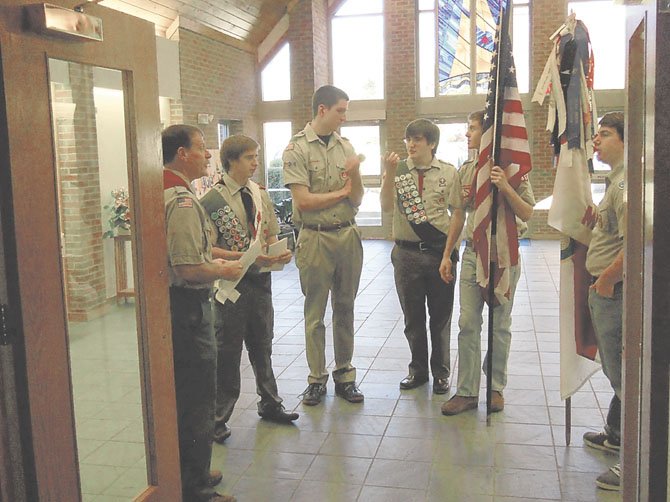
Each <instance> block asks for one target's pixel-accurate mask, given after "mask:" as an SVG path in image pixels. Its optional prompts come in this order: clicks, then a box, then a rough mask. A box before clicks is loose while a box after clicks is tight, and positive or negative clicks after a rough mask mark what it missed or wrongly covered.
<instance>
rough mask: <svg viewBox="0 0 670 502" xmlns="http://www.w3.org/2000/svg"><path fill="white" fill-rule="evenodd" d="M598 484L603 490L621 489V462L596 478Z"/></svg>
mask: <svg viewBox="0 0 670 502" xmlns="http://www.w3.org/2000/svg"><path fill="white" fill-rule="evenodd" d="M596 486H597V487H598V488H602V489H603V490H611V491H619V487H620V486H621V464H616V465H613V466H612V467H610V468H609V469H607V470H606V471H605V472H603V473H602V474H601V475H600V476H598V478H597V479H596Z"/></svg>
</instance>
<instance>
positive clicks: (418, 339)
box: [380, 119, 465, 394]
mask: <svg viewBox="0 0 670 502" xmlns="http://www.w3.org/2000/svg"><path fill="white" fill-rule="evenodd" d="M439 141H440V130H439V128H438V127H437V126H436V125H435V124H433V123H432V122H431V121H430V120H426V119H417V120H414V121H412V122H410V123H409V124H408V125H407V128H406V129H405V144H406V147H407V159H405V160H400V156H399V155H398V154H396V153H395V152H390V153H387V154H386V155H385V156H384V157H383V158H382V161H383V163H384V177H383V179H382V188H381V196H380V199H381V207H382V210H383V211H393V238H394V239H395V246H394V247H393V250H392V252H391V262H392V263H393V269H394V277H395V284H396V291H397V293H398V298H399V300H400V306H401V307H402V311H403V315H404V318H405V337H406V338H407V342H408V343H409V348H410V352H411V361H410V363H409V373H408V375H407V377H405V378H404V379H403V380H402V381H401V382H400V388H401V389H405V390H407V389H413V388H415V387H419V386H420V385H423V384H424V383H426V382H427V381H428V374H429V373H432V375H433V392H434V393H436V394H444V393H446V392H447V390H448V389H449V372H450V360H449V342H450V336H451V312H452V308H453V302H454V283H455V276H456V262H457V261H458V251H457V250H454V247H455V246H456V244H457V242H458V238H459V236H460V233H461V230H462V228H463V223H464V221H465V213H464V212H463V202H462V198H461V183H460V181H459V177H458V172H457V171H456V168H455V167H454V166H452V165H451V164H448V163H446V162H442V161H441V160H438V159H437V158H436V157H435V152H436V151H437V145H438V144H439ZM445 246H446V249H447V250H448V251H445V253H446V252H448V253H449V254H452V266H451V267H450V272H449V274H450V281H449V282H448V283H445V282H443V281H442V279H441V277H440V272H439V268H440V262H441V260H442V253H443V251H444V250H445ZM426 304H427V305H428V315H429V318H430V322H429V326H430V338H431V348H432V351H431V355H430V360H429V358H428V335H427V332H426Z"/></svg>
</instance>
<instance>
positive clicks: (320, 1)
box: [288, 0, 346, 133]
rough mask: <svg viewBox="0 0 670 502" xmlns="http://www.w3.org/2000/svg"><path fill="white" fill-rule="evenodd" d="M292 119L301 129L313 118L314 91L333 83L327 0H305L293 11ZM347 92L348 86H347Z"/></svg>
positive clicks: (290, 28) (291, 45) (290, 37)
mask: <svg viewBox="0 0 670 502" xmlns="http://www.w3.org/2000/svg"><path fill="white" fill-rule="evenodd" d="M288 41H289V43H290V47H291V108H292V109H291V122H292V128H293V132H294V133H296V132H298V131H300V130H301V129H302V128H303V127H304V126H305V124H306V123H307V122H309V121H310V120H311V119H312V94H314V91H315V90H316V89H318V88H319V87H321V86H322V85H325V84H328V83H331V81H332V79H331V76H330V64H329V58H330V53H329V51H328V47H329V44H330V19H329V17H328V2H327V0H301V1H300V2H298V3H297V4H296V6H295V7H294V8H293V10H291V12H290V14H289V29H288ZM343 90H344V91H345V92H346V89H343Z"/></svg>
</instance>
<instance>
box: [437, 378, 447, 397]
mask: <svg viewBox="0 0 670 502" xmlns="http://www.w3.org/2000/svg"><path fill="white" fill-rule="evenodd" d="M448 390H449V379H447V378H433V392H434V393H435V394H446V393H447V391H448Z"/></svg>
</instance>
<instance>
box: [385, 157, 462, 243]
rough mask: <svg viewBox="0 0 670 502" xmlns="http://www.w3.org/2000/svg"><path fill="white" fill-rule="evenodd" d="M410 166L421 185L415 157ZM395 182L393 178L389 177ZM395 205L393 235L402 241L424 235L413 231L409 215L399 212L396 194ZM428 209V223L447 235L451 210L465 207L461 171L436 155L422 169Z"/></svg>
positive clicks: (416, 239)
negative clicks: (460, 178) (462, 197)
mask: <svg viewBox="0 0 670 502" xmlns="http://www.w3.org/2000/svg"><path fill="white" fill-rule="evenodd" d="M407 168H408V169H409V173H410V174H411V175H412V178H414V183H415V184H416V186H417V187H418V186H419V168H417V166H415V165H414V162H413V161H412V159H407ZM389 181H391V182H392V180H389ZM395 197H396V200H395V201H394V206H393V238H394V239H397V240H403V241H414V242H418V241H420V240H421V238H420V237H419V236H418V235H417V234H416V232H414V230H412V224H411V223H410V222H409V221H408V220H407V217H406V216H405V215H404V214H403V213H401V212H400V208H399V207H398V203H397V197H398V194H397V193H396V194H395ZM421 198H422V199H423V205H424V207H425V211H426V218H427V222H428V223H430V224H431V225H433V226H434V227H435V228H437V229H438V230H440V231H442V232H443V233H444V234H445V235H446V234H447V233H448V232H449V222H450V221H451V216H450V215H449V211H448V209H451V210H452V211H453V210H454V209H460V208H462V207H463V202H462V200H461V182H460V180H459V179H458V171H456V168H455V167H454V166H452V165H451V164H448V163H447V162H443V161H441V160H438V159H436V158H435V157H433V160H432V162H431V164H430V166H429V167H428V168H427V169H423V192H422V194H421Z"/></svg>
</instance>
